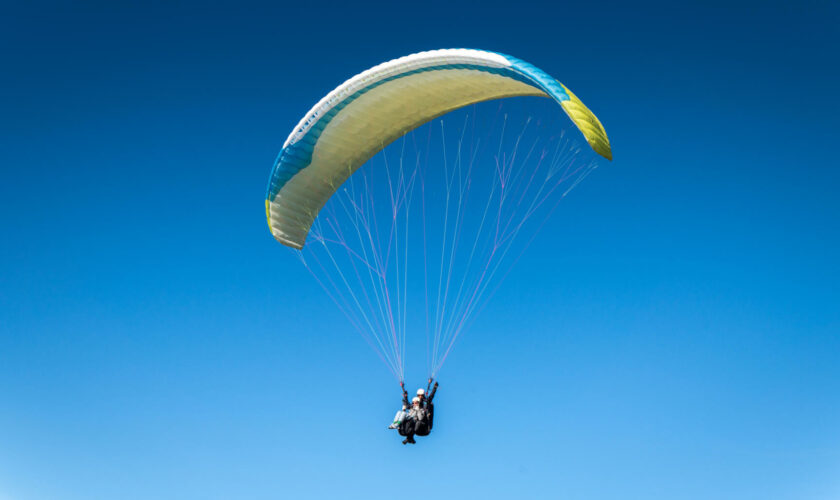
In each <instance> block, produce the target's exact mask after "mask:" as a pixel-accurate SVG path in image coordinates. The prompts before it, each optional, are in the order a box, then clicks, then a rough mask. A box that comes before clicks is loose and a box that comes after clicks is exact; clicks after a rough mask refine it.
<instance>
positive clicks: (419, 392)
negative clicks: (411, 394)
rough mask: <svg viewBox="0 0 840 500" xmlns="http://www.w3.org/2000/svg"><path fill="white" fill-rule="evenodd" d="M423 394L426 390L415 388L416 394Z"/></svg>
mask: <svg viewBox="0 0 840 500" xmlns="http://www.w3.org/2000/svg"><path fill="white" fill-rule="evenodd" d="M424 394H426V391H424V390H423V389H417V395H418V396H422V395H424Z"/></svg>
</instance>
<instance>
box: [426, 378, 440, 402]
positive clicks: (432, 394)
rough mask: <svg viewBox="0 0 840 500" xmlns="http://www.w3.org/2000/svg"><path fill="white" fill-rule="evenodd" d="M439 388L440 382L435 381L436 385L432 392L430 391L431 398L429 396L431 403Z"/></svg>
mask: <svg viewBox="0 0 840 500" xmlns="http://www.w3.org/2000/svg"><path fill="white" fill-rule="evenodd" d="M437 388H438V383H437V382H435V385H434V387H432V392H430V393H429V398H428V399H429V403H431V402H432V399H434V397H435V392H437Z"/></svg>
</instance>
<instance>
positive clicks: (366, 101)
mask: <svg viewBox="0 0 840 500" xmlns="http://www.w3.org/2000/svg"><path fill="white" fill-rule="evenodd" d="M514 96H543V97H549V98H552V99H554V100H555V101H557V102H558V103H559V104H560V106H561V107H562V108H563V110H564V111H565V112H566V114H568V115H569V118H571V120H572V121H573V122H574V124H575V126H576V127H577V128H578V129H579V130H580V132H581V133H582V134H583V136H584V138H585V139H586V141H587V143H588V144H589V145H590V146H591V147H592V149H593V150H594V151H595V152H597V153H598V154H600V155H601V156H603V157H604V158H607V159H610V160H611V159H612V152H611V150H610V144H609V140H608V139H607V135H606V132H605V131H604V127H603V126H602V125H601V123H600V122H599V121H598V118H596V117H595V115H594V114H593V113H592V112H591V111H589V109H588V108H587V107H586V106H584V104H583V103H582V102H581V101H580V99H578V98H577V97H576V96H575V95H574V94H573V93H572V92H571V91H570V90H569V89H568V88H566V87H565V86H564V85H563V84H562V83H560V82H558V81H557V80H555V79H554V78H552V77H551V76H549V75H548V74H546V73H545V72H543V71H542V70H540V69H538V68H536V67H534V66H532V65H530V64H528V63H526V62H524V61H521V60H519V59H516V58H515V57H511V56H507V55H504V54H499V53H495V52H488V51H483V50H471V49H444V50H433V51H428V52H420V53H417V54H412V55H409V56H405V57H401V58H399V59H395V60H392V61H388V62H386V63H383V64H380V65H378V66H374V67H373V68H371V69H369V70H367V71H365V72H363V73H360V74H358V75H356V76H354V77H353V78H351V79H349V80H347V81H346V82H344V83H343V84H342V85H340V86H339V87H338V88H336V89H335V90H333V91H332V92H330V93H329V94H327V95H326V96H325V97H324V98H323V99H321V101H320V102H318V104H316V105H315V106H314V107H313V108H312V109H311V110H310V111H309V112H308V113H307V114H306V115H305V116H304V117H303V119H301V121H300V122H299V123H298V125H297V126H296V127H295V128H294V130H293V131H292V133H291V134H290V135H289V137H288V139H286V142H285V143H284V145H283V149H282V151H281V152H280V154H279V155H278V157H277V160H276V162H275V164H274V168H273V170H272V174H271V179H270V181H269V185H268V193H267V196H266V201H265V208H266V217H267V220H268V225H269V228H270V229H271V233H272V235H273V236H274V238H275V239H277V241H279V242H280V243H282V244H284V245H287V246H290V247H293V248H297V249H301V248H303V246H304V244H305V242H306V237H307V235H308V234H309V230H310V228H311V226H312V223H313V221H314V220H315V218H316V217H317V215H318V212H319V211H320V210H321V208H322V207H323V206H324V204H325V203H326V202H327V200H328V199H329V198H330V197H331V196H332V195H333V194H334V193H335V192H336V190H337V189H338V188H339V187H340V186H341V185H342V184H343V183H344V181H346V180H347V179H348V178H349V177H350V176H351V175H352V174H353V173H354V172H355V171H356V169H358V168H359V167H360V166H361V165H363V164H364V163H365V162H366V161H367V160H368V159H370V158H371V157H372V156H373V155H375V154H376V153H377V152H379V151H381V150H382V149H383V148H385V146H387V145H388V144H390V143H391V142H392V141H394V140H395V139H397V138H399V137H401V136H403V135H404V134H406V133H407V132H409V131H411V130H413V129H415V128H417V127H419V126H420V125H422V124H424V123H426V122H428V121H429V120H431V119H433V118H436V117H438V116H441V115H444V114H446V113H448V112H450V111H453V110H456V109H459V108H462V107H464V106H468V105H470V104H474V103H477V102H481V101H488V100H491V99H500V98H505V97H514Z"/></svg>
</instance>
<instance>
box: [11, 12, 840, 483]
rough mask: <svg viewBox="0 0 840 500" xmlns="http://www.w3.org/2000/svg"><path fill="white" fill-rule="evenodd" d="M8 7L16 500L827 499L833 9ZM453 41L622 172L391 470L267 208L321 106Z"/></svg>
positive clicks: (354, 338)
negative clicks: (576, 103)
mask: <svg viewBox="0 0 840 500" xmlns="http://www.w3.org/2000/svg"><path fill="white" fill-rule="evenodd" d="M4 10H5V12H4V15H3V16H0V46H1V47H2V49H0V54H2V67H3V70H2V72H0V82H2V86H3V92H2V95H0V105H2V117H3V118H2V120H0V137H2V140H0V161H2V169H3V176H2V182H0V203H2V213H3V214H4V215H3V217H2V218H0V234H2V235H3V237H2V238H0V499H3V500H20V499H27V500H28V499H55V498H61V499H113V498H120V499H149V498H173V499H193V498H195V499H216V498H218V499H230V498H249V499H276V498H326V497H327V496H328V495H334V496H335V497H336V498H365V499H373V498H392V497H395V496H398V495H401V494H404V493H406V492H407V490H406V488H408V487H410V484H411V481H412V480H420V481H421V484H422V488H423V489H422V490H421V492H425V491H430V492H432V493H434V495H435V496H436V497H437V498H505V499H506V498H535V499H543V498H552V499H554V498H593V499H599V498H605V499H606V498H609V499H612V498H624V499H635V498H640V499H650V498H669V499H708V498H720V499H729V498H731V499H744V498H761V499H768V498H773V499H798V500H801V499H833V498H838V497H840V363H838V360H840V335H838V332H840V289H839V287H838V282H840V266H838V260H837V256H838V255H840V234H838V233H839V231H838V220H840V202H838V200H837V195H836V192H837V190H838V187H840V174H838V169H837V168H836V167H837V159H836V155H835V152H834V149H835V148H836V142H837V133H838V130H840V123H839V122H840V119H838V116H840V105H838V99H837V97H836V92H837V88H838V86H840V76H838V73H837V67H838V52H839V50H838V49H840V47H838V37H837V26H838V23H840V7H838V4H837V3H832V2H806V3H802V4H798V5H797V6H795V7H794V6H792V5H787V4H783V3H778V4H777V3H775V2H749V3H746V4H739V3H737V2H715V3H708V2H707V3H703V4H684V5H678V4H676V3H667V4H655V3H644V2H643V3H639V2H634V3H627V4H626V5H624V4H620V3H616V4H607V3H598V2H576V3H555V2H546V3H545V4H544V5H540V4H529V3H527V2H481V3H470V4H466V3H465V4H461V5H460V6H457V7H453V6H446V4H444V3H434V2H422V3H416V4H410V3H404V2H390V3H383V4H381V5H375V4H373V3H341V4H335V5H330V4H318V5H316V6H305V5H304V3H302V2H300V3H297V4H295V5H281V4H279V3H274V4H271V5H269V6H265V5H258V4H250V3H247V2H234V3H229V4H221V3H216V2H201V3H194V4H190V3H184V2H174V3H173V2H160V3H152V4H148V5H140V4H128V3H122V2H121V3H119V4H113V3H107V2H98V3H87V4H83V3H73V4H70V3H57V4H49V3H39V4H35V3H31V4H27V5H21V4H18V5H6V6H5V9H4ZM443 47H475V48H484V49H489V50H497V51H500V52H504V53H509V54H512V55H514V56H516V57H520V58H522V59H524V60H526V61H529V62H531V63H533V64H535V65H536V66H538V67H540V68H542V69H544V70H546V71H547V72H548V73H550V74H552V75H554V76H556V77H557V78H558V79H559V80H560V81H562V82H563V83H565V84H566V85H568V86H569V87H570V88H571V89H573V90H574V91H575V92H576V93H577V94H578V95H580V96H581V97H582V98H583V100H584V102H586V103H587V104H588V105H589V106H590V107H591V108H592V110H593V111H594V112H595V113H597V114H598V116H599V117H600V118H601V120H602V122H603V123H604V124H605V126H606V128H607V130H608V132H609V134H610V138H611V141H612V144H613V151H614V154H615V158H616V159H615V161H614V162H613V163H612V164H610V165H609V166H608V168H601V169H599V170H598V171H596V172H595V174H593V175H592V176H590V178H589V179H587V182H585V183H584V184H582V185H581V186H580V187H579V188H578V189H576V190H575V191H574V192H573V195H572V196H570V197H569V199H567V200H566V201H564V203H563V205H562V206H561V209H560V211H559V212H558V217H557V219H556V221H555V223H556V224H555V225H554V226H553V228H554V231H551V232H546V233H544V234H543V235H542V236H544V237H542V238H541V240H540V241H541V244H540V245H534V246H532V247H531V249H530V250H529V253H528V254H527V256H528V258H527V259H524V260H523V261H521V263H520V265H519V266H518V267H517V270H516V272H515V273H513V274H512V275H511V277H510V278H509V279H508V281H507V282H506V284H505V286H504V287H503V288H502V289H501V290H500V291H499V293H498V294H497V295H496V297H495V298H494V302H493V303H491V306H490V307H488V308H487V309H486V310H485V311H484V313H483V314H482V315H481V316H480V317H479V318H478V319H477V321H476V322H475V324H474V326H473V328H472V330H471V331H469V332H466V333H465V335H464V336H463V338H462V340H461V341H459V344H458V346H457V348H456V350H455V352H454V353H453V354H452V356H451V357H450V359H449V361H448V362H447V365H446V367H445V369H444V371H443V373H442V374H441V377H442V378H441V384H442V388H441V391H440V395H439V399H438V403H439V404H438V416H437V419H436V429H435V432H434V434H433V435H432V436H431V437H430V438H428V439H423V440H422V441H420V443H419V444H418V445H417V446H415V447H413V448H411V449H405V448H404V447H403V446H402V445H400V444H399V442H398V441H397V438H396V436H395V435H394V434H392V433H389V432H387V431H385V430H384V425H385V424H386V423H387V421H388V419H389V418H390V417H391V416H392V415H393V411H394V410H395V403H396V401H395V399H396V397H397V394H396V392H395V390H394V389H395V387H394V382H393V379H392V378H391V377H390V375H389V374H388V372H387V371H386V370H385V369H384V368H383V366H382V365H381V364H380V363H379V361H378V360H377V358H376V357H375V355H374V354H373V353H372V352H371V351H370V350H369V348H368V347H367V346H366V345H365V343H364V342H363V341H362V340H361V338H360V337H359V336H358V335H356V334H354V333H352V332H351V331H349V329H348V327H347V324H346V320H345V319H344V318H343V317H342V316H341V315H340V313H339V312H338V311H336V310H335V308H334V307H331V304H330V303H329V302H328V301H327V300H326V299H325V298H324V295H323V292H322V291H321V290H320V288H319V287H318V286H317V284H316V283H315V282H314V281H312V280H311V279H310V278H309V276H308V275H307V274H306V272H305V270H304V269H303V268H302V267H301V266H300V264H299V263H298V262H297V261H296V260H295V259H293V258H291V256H290V255H289V253H288V252H287V251H285V250H284V249H283V248H282V247H280V246H279V245H278V244H277V243H276V242H275V241H274V240H273V239H272V238H271V237H270V235H269V233H268V231H267V228H266V226H265V218H264V209H263V196H264V189H265V185H266V182H267V178H268V174H269V170H270V167H271V164H272V160H273V159H274V157H275V155H276V154H277V152H278V151H279V149H280V147H281V145H282V142H283V141H284V139H285V138H286V136H287V134H288V132H289V131H290V129H291V127H292V126H294V124H295V123H297V121H298V119H299V118H300V117H301V115H302V114H303V113H304V112H306V111H307V110H308V109H309V108H310V107H311V105H312V104H314V103H315V102H316V101H317V100H318V99H319V98H320V97H321V96H322V95H324V94H325V93H326V92H328V91H329V90H331V89H332V88H333V87H335V86H336V85H338V84H339V83H341V82H342V81H343V80H344V79H346V78H347V77H349V76H351V75H353V74H355V73H357V72H359V71H361V70H363V69H366V68H368V67H370V66H372V65H374V64H377V63H379V62H382V61H384V60H388V59H391V58H394V57H398V56H401V55H405V54H409V53H412V52H416V51H419V50H425V49H431V48H443Z"/></svg>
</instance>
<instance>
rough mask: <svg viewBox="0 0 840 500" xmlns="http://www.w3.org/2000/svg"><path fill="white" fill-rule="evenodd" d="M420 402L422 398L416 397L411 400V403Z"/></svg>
mask: <svg viewBox="0 0 840 500" xmlns="http://www.w3.org/2000/svg"><path fill="white" fill-rule="evenodd" d="M419 402H420V398H417V397H415V398H414V399H412V400H411V404H414V403H419Z"/></svg>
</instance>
